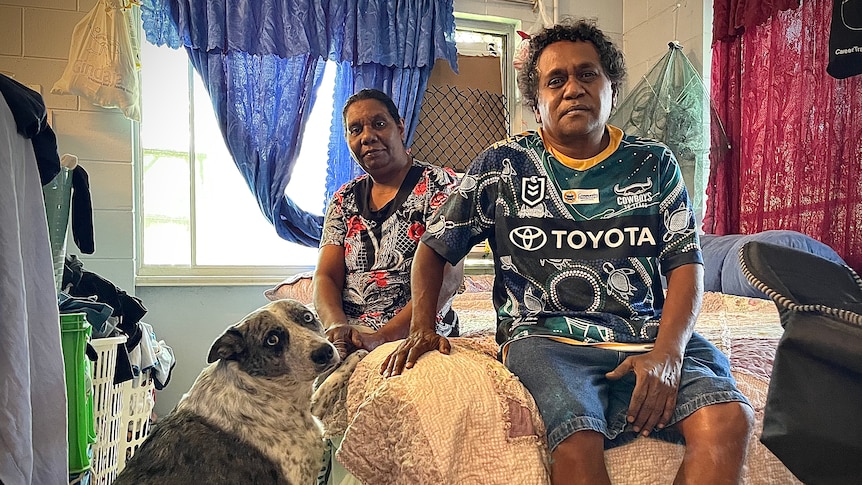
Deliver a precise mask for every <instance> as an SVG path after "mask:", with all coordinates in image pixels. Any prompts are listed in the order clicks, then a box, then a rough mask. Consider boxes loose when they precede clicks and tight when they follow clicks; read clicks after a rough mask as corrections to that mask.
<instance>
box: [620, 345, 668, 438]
mask: <svg viewBox="0 0 862 485" xmlns="http://www.w3.org/2000/svg"><path fill="white" fill-rule="evenodd" d="M629 372H634V374H635V388H634V391H633V392H632V400H631V402H630V403H629V411H628V416H627V421H628V422H629V423H631V424H632V426H633V428H634V430H635V432H636V433H641V434H642V435H644V436H649V434H650V432H651V431H652V430H654V429H656V428H658V429H662V428H664V427H665V426H667V424H668V422H670V419H671V417H672V416H673V411H674V409H675V408H676V396H677V392H678V390H679V380H680V377H681V373H682V356H681V355H679V356H675V355H672V354H669V353H664V352H660V351H656V350H652V351H650V352H647V353H645V354H639V355H633V356H630V357H628V358H626V360H624V361H623V362H622V363H621V364H620V365H619V366H617V368H616V369H614V370H612V371H611V372H608V373H607V374H605V377H607V378H608V379H611V380H617V379H620V378H621V377H623V376H624V375H626V374H628V373H629Z"/></svg>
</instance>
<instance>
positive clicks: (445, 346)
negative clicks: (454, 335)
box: [380, 329, 452, 377]
mask: <svg viewBox="0 0 862 485" xmlns="http://www.w3.org/2000/svg"><path fill="white" fill-rule="evenodd" d="M431 350H437V351H439V352H440V353H442V354H448V353H449V351H451V350H452V346H451V344H449V340H448V339H446V337H442V336H440V335H438V334H437V333H436V332H434V331H433V330H426V329H419V330H413V331H411V332H410V335H408V336H407V338H406V339H404V340H402V341H401V343H399V344H398V347H397V348H396V349H395V351H394V352H392V353H391V354H389V357H386V360H384V361H383V365H381V366H380V373H381V374H382V375H384V376H385V377H392V376H397V375H400V374H401V373H402V372H403V371H404V369H410V368H412V367H413V366H414V365H415V364H416V361H417V360H419V357H421V356H422V354H424V353H425V352H429V351H431Z"/></svg>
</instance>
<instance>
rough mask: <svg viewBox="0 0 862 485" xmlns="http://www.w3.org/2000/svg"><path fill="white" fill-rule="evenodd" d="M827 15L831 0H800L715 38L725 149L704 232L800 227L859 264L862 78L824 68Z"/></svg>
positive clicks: (715, 167) (715, 88)
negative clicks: (727, 143)
mask: <svg viewBox="0 0 862 485" xmlns="http://www.w3.org/2000/svg"><path fill="white" fill-rule="evenodd" d="M740 1H741V0H740ZM718 3H720V2H716V5H717V4H718ZM749 3H750V2H749ZM766 3H769V2H766ZM719 10H720V9H719V8H718V7H717V6H716V10H715V13H716V15H718V14H719ZM831 18H832V2H831V1H826V0H817V1H813V0H805V1H803V3H802V5H801V6H800V7H798V8H796V9H793V10H789V11H781V12H777V13H774V15H772V17H771V18H770V19H768V20H767V21H765V22H764V23H763V24H761V25H758V26H747V28H745V29H744V31H743V32H742V33H741V34H740V35H738V36H735V37H732V38H726V39H725V40H718V41H715V42H714V43H713V47H712V55H713V58H712V96H713V101H714V102H715V104H716V109H717V110H718V113H719V116H720V118H721V120H722V121H723V123H724V124H725V126H724V127H725V130H726V132H727V135H728V138H729V139H730V145H731V149H730V150H728V151H726V152H725V153H723V154H721V155H719V156H717V157H716V158H714V159H713V160H712V161H711V167H710V177H709V186H708V188H707V195H708V200H707V209H706V216H705V217H704V231H706V232H707V233H712V234H751V233H755V232H760V231H764V230H769V229H790V230H796V231H799V232H803V233H805V234H808V235H809V236H812V237H814V238H816V239H818V240H820V241H823V242H824V243H826V244H828V245H829V246H831V247H832V248H833V249H835V251H837V252H838V253H839V254H840V255H841V256H842V257H843V258H844V259H845V261H847V263H848V264H849V265H850V266H851V267H853V268H854V269H855V270H856V271H860V270H862V232H860V230H859V222H860V221H862V76H854V77H850V78H847V79H844V80H837V79H834V78H832V77H830V76H829V75H828V74H827V73H826V65H827V63H828V60H829V52H828V44H829V29H830V21H831ZM715 22H716V25H724V26H727V25H732V24H728V21H727V20H726V19H722V20H721V21H720V20H719V19H718V18H716V19H715Z"/></svg>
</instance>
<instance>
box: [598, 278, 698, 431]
mask: <svg viewBox="0 0 862 485" xmlns="http://www.w3.org/2000/svg"><path fill="white" fill-rule="evenodd" d="M667 281H668V284H667V299H666V300H665V304H664V307H663V309H662V316H661V323H660V324H659V331H658V337H657V338H656V342H655V346H654V347H653V350H651V351H649V352H647V353H645V354H640V355H635V356H631V357H628V358H627V359H626V360H624V361H623V362H622V363H621V364H620V365H619V366H618V367H617V368H616V369H614V370H613V371H611V372H609V373H607V374H606V377H607V378H608V379H619V378H621V377H622V376H624V375H625V374H627V373H629V372H634V373H635V376H636V383H635V388H634V391H633V392H632V400H631V403H630V404H629V411H628V418H627V419H628V422H629V423H631V424H632V425H633V427H634V430H635V432H639V433H642V434H643V435H644V436H647V435H649V433H650V432H651V431H652V430H653V429H654V428H656V427H657V428H659V429H660V428H664V427H665V426H666V425H667V423H668V422H669V421H670V418H671V416H672V415H673V411H674V409H675V408H676V397H677V391H678V389H679V381H680V377H681V372H682V360H683V356H684V353H685V347H686V345H687V344H688V341H689V339H690V338H691V334H692V332H693V331H694V324H695V321H696V319H697V315H698V313H700V305H701V303H702V300H703V265H701V264H696V263H695V264H686V265H683V266H679V267H677V268H674V269H673V270H671V271H670V272H669V273H668V274H667Z"/></svg>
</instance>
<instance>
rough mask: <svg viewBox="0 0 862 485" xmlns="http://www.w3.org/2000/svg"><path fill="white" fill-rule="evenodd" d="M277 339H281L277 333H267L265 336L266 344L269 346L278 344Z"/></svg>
mask: <svg viewBox="0 0 862 485" xmlns="http://www.w3.org/2000/svg"><path fill="white" fill-rule="evenodd" d="M279 340H281V339H279V338H278V335H276V334H274V333H272V334H269V336H268V337H267V338H266V345H270V346H274V345H278V342H279Z"/></svg>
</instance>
